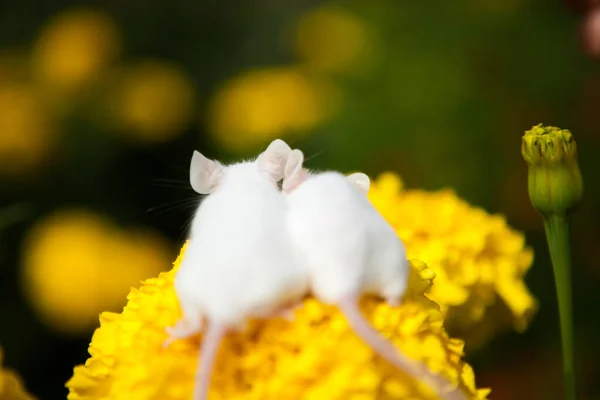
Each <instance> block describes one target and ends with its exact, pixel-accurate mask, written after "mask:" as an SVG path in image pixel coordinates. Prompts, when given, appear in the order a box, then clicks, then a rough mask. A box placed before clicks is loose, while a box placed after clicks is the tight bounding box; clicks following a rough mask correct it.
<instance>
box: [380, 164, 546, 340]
mask: <svg viewBox="0 0 600 400" xmlns="http://www.w3.org/2000/svg"><path fill="white" fill-rule="evenodd" d="M369 198H370V199H371V201H372V203H373V204H374V206H375V207H376V208H377V209H378V210H379V212H380V213H381V214H382V215H383V216H384V217H385V218H386V219H387V220H388V222H390V224H392V226H393V227H394V228H395V229H396V231H397V232H398V235H399V236H400V237H401V238H402V240H403V241H404V243H405V245H406V247H407V253H408V256H409V257H413V258H418V259H420V260H423V261H424V262H426V263H427V264H428V265H429V266H430V267H431V268H432V269H433V270H434V271H435V273H436V276H437V277H436V282H435V285H433V287H432V290H431V293H430V294H429V296H430V297H431V298H432V299H433V300H434V301H436V302H438V303H439V304H440V305H442V308H443V311H444V312H445V313H446V322H447V326H448V328H449V330H450V331H451V332H455V333H460V335H461V337H465V336H466V337H468V340H467V342H468V344H469V345H471V344H473V345H475V344H477V342H479V343H480V342H481V340H484V339H485V337H486V336H488V334H491V333H492V332H493V331H496V330H502V329H505V328H506V326H504V325H505V324H506V323H507V322H508V323H510V324H513V325H514V327H515V328H516V329H517V330H519V331H522V330H524V329H525V328H526V327H527V325H528V323H529V321H530V319H531V317H532V315H533V314H534V312H535V311H536V309H537V302H536V300H535V299H534V298H533V297H532V295H531V294H530V293H529V291H528V289H527V287H526V285H525V283H524V281H523V279H524V276H525V274H526V273H527V271H528V269H529V267H530V266H531V264H532V262H533V252H532V250H531V249H530V248H529V247H526V245H525V238H524V236H523V235H522V234H521V233H519V232H516V231H514V230H513V229H511V228H510V227H509V226H508V225H507V223H506V220H505V219H504V217H502V216H500V215H489V214H487V213H486V212H485V211H484V210H482V209H480V208H476V207H472V206H470V205H469V204H468V203H466V202H465V201H463V200H461V199H460V198H458V197H457V196H456V194H455V193H454V192H453V191H451V190H441V191H437V192H425V191H422V190H405V189H404V188H403V187H402V182H401V180H400V178H399V177H398V176H396V175H394V174H392V173H385V174H383V175H381V176H380V177H379V178H378V179H377V180H376V181H375V182H374V183H373V184H372V186H371V190H370V192H369ZM492 309H493V310H494V311H507V310H510V313H508V312H505V313H504V315H503V314H502V313H500V314H497V313H495V312H491V311H492ZM506 314H509V315H510V318H506ZM507 320H508V321H507ZM463 335H464V336H463Z"/></svg>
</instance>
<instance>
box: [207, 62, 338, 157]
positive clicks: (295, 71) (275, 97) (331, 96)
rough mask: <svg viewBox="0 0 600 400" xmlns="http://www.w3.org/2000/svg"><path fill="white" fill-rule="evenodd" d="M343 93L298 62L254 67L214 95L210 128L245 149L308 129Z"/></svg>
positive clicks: (222, 140)
mask: <svg viewBox="0 0 600 400" xmlns="http://www.w3.org/2000/svg"><path fill="white" fill-rule="evenodd" d="M338 102H339V93H338V92H337V90H336V88H335V87H333V86H331V85H330V84H329V83H327V82H325V81H320V80H317V79H315V78H314V77H310V76H309V75H307V74H305V73H304V72H303V71H302V70H301V69H299V68H296V67H280V68H266V69H258V70H252V71H248V72H246V73H245V74H243V75H240V76H238V77H235V78H233V79H232V80H230V81H229V82H227V83H226V84H225V85H224V86H223V87H222V88H221V89H220V90H219V91H218V92H217V93H216V95H215V96H214V98H213V99H212V104H211V109H210V113H209V121H208V123H209V129H210V132H211V133H212V134H213V135H214V136H215V138H216V139H217V140H218V141H219V142H220V143H221V144H222V145H223V146H225V147H226V148H228V149H229V150H233V151H244V150H247V149H250V148H253V147H256V146H260V145H262V144H263V143H264V142H266V141H269V140H272V139H275V138H277V137H287V136H292V135H296V134H301V133H307V132H308V131H309V130H310V129H313V128H314V127H315V126H317V125H318V124H320V123H321V122H323V121H325V120H327V119H328V118H329V117H331V116H332V114H334V113H335V111H336V110H337V107H338Z"/></svg>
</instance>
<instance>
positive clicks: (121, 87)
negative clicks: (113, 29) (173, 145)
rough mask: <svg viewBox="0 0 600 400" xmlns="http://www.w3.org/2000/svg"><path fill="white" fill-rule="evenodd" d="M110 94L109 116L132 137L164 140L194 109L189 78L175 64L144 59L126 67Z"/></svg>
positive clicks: (181, 128) (187, 120)
mask: <svg viewBox="0 0 600 400" xmlns="http://www.w3.org/2000/svg"><path fill="white" fill-rule="evenodd" d="M117 81H118V85H117V86H116V88H115V93H114V94H112V95H111V96H110V103H111V110H110V112H111V116H113V117H114V118H115V119H116V123H117V125H119V129H120V130H122V131H123V132H124V133H126V134H128V135H129V136H131V137H133V138H134V139H139V140H142V141H147V142H164V141H167V140H169V139H172V138H174V137H176V136H177V135H180V134H182V133H183V132H184V129H185V128H186V127H187V125H188V124H189V123H190V121H191V119H192V114H193V110H194V107H195V106H194V90H193V87H192V83H191V81H190V78H189V77H188V76H187V75H186V74H185V72H184V71H182V70H181V69H180V68H179V67H177V66H175V65H172V64H168V63H164V62H158V61H144V62H139V63H138V64H136V65H133V66H130V67H129V68H127V69H126V70H125V71H124V73H123V75H122V76H121V77H120V79H118V80H117Z"/></svg>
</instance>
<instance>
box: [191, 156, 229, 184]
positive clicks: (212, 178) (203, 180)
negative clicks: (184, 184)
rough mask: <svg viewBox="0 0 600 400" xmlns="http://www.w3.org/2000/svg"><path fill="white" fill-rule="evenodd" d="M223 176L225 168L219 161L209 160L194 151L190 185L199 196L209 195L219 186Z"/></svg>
mask: <svg viewBox="0 0 600 400" xmlns="http://www.w3.org/2000/svg"><path fill="white" fill-rule="evenodd" d="M222 176H223V167H222V166H221V164H220V163H218V162H217V161H213V160H209V159H208V158H206V157H204V156H203V155H202V154H200V153H199V152H197V151H194V155H193V156H192V162H191V164H190V183H191V185H192V189H194V191H195V192H197V193H199V194H209V193H211V192H212V191H213V190H215V188H216V187H217V185H218V184H219V182H220V181H221V177H222Z"/></svg>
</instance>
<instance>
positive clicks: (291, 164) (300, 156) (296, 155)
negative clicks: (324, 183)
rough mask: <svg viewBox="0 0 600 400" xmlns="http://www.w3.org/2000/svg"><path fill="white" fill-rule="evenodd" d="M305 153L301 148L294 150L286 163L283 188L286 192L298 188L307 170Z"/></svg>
mask: <svg viewBox="0 0 600 400" xmlns="http://www.w3.org/2000/svg"><path fill="white" fill-rule="evenodd" d="M303 163H304V153H302V152H301V151H300V150H298V149H295V150H292V152H291V153H290V156H289V157H288V160H287V163H286V164H285V171H284V177H283V185H282V189H283V191H284V192H290V191H291V190H293V189H294V188H296V187H297V186H298V185H299V184H300V183H302V180H303V179H304V176H305V174H306V172H305V171H304V168H303V165H302V164H303Z"/></svg>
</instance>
